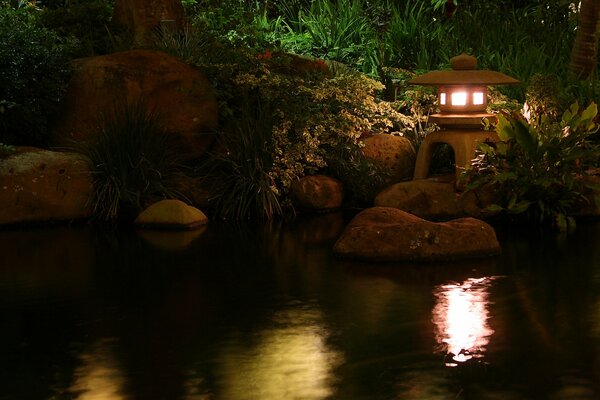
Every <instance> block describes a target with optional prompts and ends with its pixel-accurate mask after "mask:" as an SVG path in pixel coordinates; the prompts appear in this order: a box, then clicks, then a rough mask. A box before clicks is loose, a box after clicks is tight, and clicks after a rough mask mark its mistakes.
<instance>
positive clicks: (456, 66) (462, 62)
mask: <svg viewBox="0 0 600 400" xmlns="http://www.w3.org/2000/svg"><path fill="white" fill-rule="evenodd" d="M450 66H451V67H452V69H453V70H455V71H463V70H473V69H477V58H475V57H473V56H470V55H468V54H465V53H462V54H461V55H458V56H456V57H452V58H451V59H450Z"/></svg>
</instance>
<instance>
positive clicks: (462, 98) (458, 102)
mask: <svg viewBox="0 0 600 400" xmlns="http://www.w3.org/2000/svg"><path fill="white" fill-rule="evenodd" d="M452 105H453V106H466V105H467V92H454V93H452Z"/></svg>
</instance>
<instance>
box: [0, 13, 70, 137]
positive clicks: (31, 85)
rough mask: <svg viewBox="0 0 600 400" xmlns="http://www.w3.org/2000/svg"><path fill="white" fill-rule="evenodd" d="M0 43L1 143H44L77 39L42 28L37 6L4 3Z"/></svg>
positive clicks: (66, 79) (66, 80)
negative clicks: (10, 5)
mask: <svg viewBox="0 0 600 400" xmlns="http://www.w3.org/2000/svg"><path fill="white" fill-rule="evenodd" d="M0 43H2V45H0V88H2V91H0V142H2V143H5V144H18V145H33V146H44V145H45V144H46V142H47V138H48V127H49V125H50V123H51V117H52V115H54V114H55V113H56V110H57V106H58V103H59V101H60V100H61V98H62V96H63V94H64V93H65V91H66V87H67V82H68V77H69V67H68V61H69V59H70V55H71V52H72V50H73V49H74V46H75V43H74V42H73V41H71V40H61V39H59V37H58V36H57V35H56V33H54V32H53V31H51V30H48V29H45V28H40V27H38V26H37V25H36V18H35V15H34V13H33V11H32V10H29V9H18V10H15V9H12V8H7V7H2V6H0Z"/></svg>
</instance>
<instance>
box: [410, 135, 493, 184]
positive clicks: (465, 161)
mask: <svg viewBox="0 0 600 400" xmlns="http://www.w3.org/2000/svg"><path fill="white" fill-rule="evenodd" d="M485 141H492V142H497V141H498V135H497V134H496V132H494V131H481V130H474V129H464V130H442V131H438V132H433V133H430V134H428V135H427V136H426V137H425V140H423V143H421V146H420V147H419V153H418V154H417V162H416V165H415V174H414V179H426V178H427V176H428V175H429V167H430V166H431V157H432V156H433V151H434V150H435V147H436V146H437V145H438V144H440V143H446V144H448V145H449V146H450V147H452V150H454V164H455V165H456V175H457V177H458V175H459V174H460V173H461V172H462V171H463V170H464V169H465V168H467V167H469V166H470V165H471V160H472V159H473V158H474V157H475V150H477V145H478V144H479V143H482V142H485Z"/></svg>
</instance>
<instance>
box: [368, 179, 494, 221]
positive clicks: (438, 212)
mask: <svg viewBox="0 0 600 400" xmlns="http://www.w3.org/2000/svg"><path fill="white" fill-rule="evenodd" d="M498 196H499V195H498V194H497V193H495V192H494V191H493V190H492V189H491V188H481V189H479V190H477V191H468V192H462V193H461V192H457V191H456V189H455V184H454V182H453V181H437V180H433V179H418V180H413V181H407V182H400V183H396V184H394V185H392V186H389V187H387V188H386V189H384V190H383V191H381V192H380V193H379V194H378V195H377V196H376V197H375V201H374V204H375V206H377V207H394V208H399V209H401V210H404V211H406V212H409V213H411V214H414V215H417V216H419V217H421V218H426V219H432V220H440V219H451V218H458V217H465V216H469V217H475V218H485V217H490V216H492V214H493V213H491V212H490V211H488V210H487V207H489V206H490V205H492V204H494V203H498V202H500V199H499V197H498Z"/></svg>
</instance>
